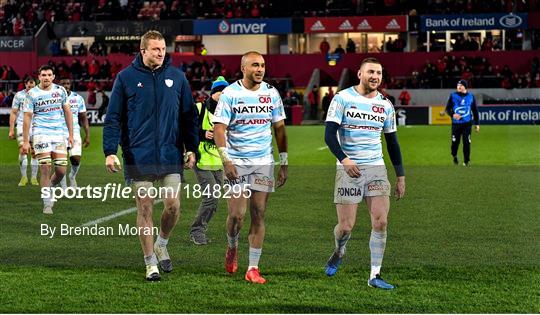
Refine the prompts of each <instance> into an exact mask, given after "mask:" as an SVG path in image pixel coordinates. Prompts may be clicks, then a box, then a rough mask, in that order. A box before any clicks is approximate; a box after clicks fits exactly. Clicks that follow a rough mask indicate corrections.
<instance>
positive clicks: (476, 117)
mask: <svg viewBox="0 0 540 315" xmlns="http://www.w3.org/2000/svg"><path fill="white" fill-rule="evenodd" d="M471 111H472V114H473V121H474V125H475V129H476V132H479V131H480V116H479V115H478V107H477V106H476V98H475V97H474V95H473V97H472V104H471Z"/></svg>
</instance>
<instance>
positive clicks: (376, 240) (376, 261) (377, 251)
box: [369, 230, 386, 280]
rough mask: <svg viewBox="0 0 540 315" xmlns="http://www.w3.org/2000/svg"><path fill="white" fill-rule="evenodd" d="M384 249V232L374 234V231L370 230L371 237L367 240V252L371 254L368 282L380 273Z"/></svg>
mask: <svg viewBox="0 0 540 315" xmlns="http://www.w3.org/2000/svg"><path fill="white" fill-rule="evenodd" d="M385 247H386V231H385V232H376V231H374V230H371V237H370V238H369V250H370V253H371V274H370V276H369V279H370V280H371V279H373V278H375V276H377V275H378V274H380V273H381V266H382V261H383V256H384V249H385Z"/></svg>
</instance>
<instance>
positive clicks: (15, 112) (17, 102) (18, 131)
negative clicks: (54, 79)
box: [9, 77, 39, 186]
mask: <svg viewBox="0 0 540 315" xmlns="http://www.w3.org/2000/svg"><path fill="white" fill-rule="evenodd" d="M34 86H36V79H34V78H32V77H27V78H26V79H24V87H25V89H24V90H22V91H19V92H17V94H15V97H14V98H13V105H12V106H11V114H10V116H9V138H10V139H17V144H18V145H19V164H20V168H21V180H20V181H19V186H26V184H28V177H27V176H26V174H27V169H28V158H27V155H26V154H22V145H23V116H24V113H23V108H22V107H23V105H24V101H25V100H26V96H27V94H28V91H30V89H32V88H33V87H34ZM31 138H32V134H30V139H31ZM30 165H31V166H32V167H31V169H32V172H31V173H32V177H31V180H30V183H31V184H32V185H35V186H37V185H39V182H38V180H37V173H38V162H37V159H36V156H35V154H34V152H32V159H31V160H30Z"/></svg>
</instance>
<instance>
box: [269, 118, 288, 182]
mask: <svg viewBox="0 0 540 315" xmlns="http://www.w3.org/2000/svg"><path fill="white" fill-rule="evenodd" d="M273 127H274V135H275V137H276V143H277V147H278V151H279V164H280V168H279V175H278V181H277V187H281V186H283V185H284V184H285V182H286V181H287V177H288V174H287V173H288V172H287V168H288V165H289V157H288V153H287V152H288V143H287V133H286V131H285V120H280V121H278V122H275V123H274V124H273Z"/></svg>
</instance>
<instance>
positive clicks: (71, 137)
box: [68, 136, 73, 148]
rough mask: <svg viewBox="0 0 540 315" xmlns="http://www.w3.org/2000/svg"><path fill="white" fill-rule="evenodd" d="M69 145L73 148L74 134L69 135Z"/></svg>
mask: <svg viewBox="0 0 540 315" xmlns="http://www.w3.org/2000/svg"><path fill="white" fill-rule="evenodd" d="M68 146H69V147H70V148H73V136H68Z"/></svg>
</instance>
